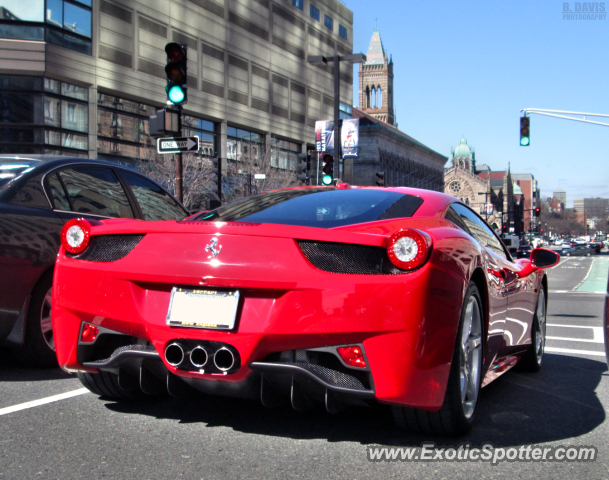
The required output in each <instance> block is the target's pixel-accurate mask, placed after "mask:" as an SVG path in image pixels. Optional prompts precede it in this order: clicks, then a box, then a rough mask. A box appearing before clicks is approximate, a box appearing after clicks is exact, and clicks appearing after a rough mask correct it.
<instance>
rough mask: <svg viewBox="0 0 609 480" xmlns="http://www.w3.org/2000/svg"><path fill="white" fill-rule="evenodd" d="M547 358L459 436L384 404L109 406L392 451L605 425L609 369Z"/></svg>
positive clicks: (485, 396) (489, 391)
mask: <svg viewBox="0 0 609 480" xmlns="http://www.w3.org/2000/svg"><path fill="white" fill-rule="evenodd" d="M544 360H545V364H544V366H543V368H542V370H541V371H540V372H538V373H535V374H524V373H519V372H508V373H506V374H505V375H503V376H502V377H501V378H499V379H498V380H496V381H495V382H493V383H491V384H490V385H489V386H487V387H486V388H484V389H483V390H482V393H481V396H480V399H479V402H480V403H479V406H478V412H477V418H476V424H475V426H474V429H473V430H472V432H470V434H468V435H467V436H465V437H462V438H459V439H450V438H449V439H447V438H444V437H433V436H429V435H420V434H411V433H408V432H404V431H401V430H398V429H397V427H395V426H394V423H393V419H392V416H391V410H390V408H389V407H387V406H383V405H379V406H377V407H374V408H351V409H348V410H345V411H343V412H341V413H339V414H336V415H330V414H328V413H326V412H325V410H321V409H316V410H310V411H307V412H304V413H299V412H295V411H293V410H292V409H291V408H287V407H286V408H279V409H274V410H269V409H266V408H264V407H263V406H262V405H261V404H260V403H257V402H252V401H246V400H239V399H232V398H225V397H213V396H205V395H203V394H196V395H194V396H192V397H189V398H187V399H182V400H175V399H165V400H155V401H152V402H146V403H115V402H108V403H107V404H106V407H107V408H108V409H110V410H112V411H115V412H121V413H124V414H133V415H148V416H152V417H157V418H159V419H169V420H175V421H177V422H180V423H203V424H205V425H206V426H207V427H208V428H213V427H228V428H232V429H233V430H235V431H239V432H243V433H245V434H255V435H268V436H277V437H287V438H293V439H297V440H310V439H326V440H327V441H329V442H358V443H361V444H364V445H370V444H375V445H386V446H420V445H421V444H422V443H423V442H428V441H433V442H435V443H436V444H437V445H439V446H455V447H456V446H459V445H463V444H470V445H472V446H482V445H485V444H488V443H490V444H492V445H494V446H496V447H499V446H515V445H523V444H539V443H545V442H554V441H559V440H566V439H572V438H574V437H578V436H581V435H584V434H586V433H588V432H590V431H592V430H594V429H595V428H596V427H598V426H599V425H601V424H602V423H603V421H604V420H605V410H604V408H603V406H602V404H601V403H600V401H599V400H598V398H597V396H596V394H595V390H596V388H597V386H598V385H599V383H600V381H601V378H602V377H603V376H607V375H606V374H605V372H606V371H607V366H606V364H605V363H604V362H600V361H595V360H588V359H583V358H577V357H568V356H562V355H549V354H548V355H547V356H546V357H545V359H544Z"/></svg>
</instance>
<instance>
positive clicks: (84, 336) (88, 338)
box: [80, 323, 99, 343]
mask: <svg viewBox="0 0 609 480" xmlns="http://www.w3.org/2000/svg"><path fill="white" fill-rule="evenodd" d="M98 333H99V328H97V327H96V326H95V325H91V324H90V323H85V324H84V325H83V326H82V331H81V332H80V341H81V342H82V343H93V342H94V341H95V339H96V338H97V334H98Z"/></svg>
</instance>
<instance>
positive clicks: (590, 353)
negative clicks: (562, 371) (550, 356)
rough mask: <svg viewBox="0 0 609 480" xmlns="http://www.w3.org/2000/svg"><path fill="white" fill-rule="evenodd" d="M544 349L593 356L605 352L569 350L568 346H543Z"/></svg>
mask: <svg viewBox="0 0 609 480" xmlns="http://www.w3.org/2000/svg"><path fill="white" fill-rule="evenodd" d="M544 350H545V351H546V352H550V353H575V354H577V355H591V356H593V357H604V356H605V352H589V351H587V350H571V349H570V348H556V347H545V348H544Z"/></svg>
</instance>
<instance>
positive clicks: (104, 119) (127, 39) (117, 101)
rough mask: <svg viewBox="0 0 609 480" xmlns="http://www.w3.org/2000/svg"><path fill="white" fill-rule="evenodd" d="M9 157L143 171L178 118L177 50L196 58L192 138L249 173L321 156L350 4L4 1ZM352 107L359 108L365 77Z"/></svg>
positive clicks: (0, 14) (345, 68) (187, 117)
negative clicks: (244, 158)
mask: <svg viewBox="0 0 609 480" xmlns="http://www.w3.org/2000/svg"><path fill="white" fill-rule="evenodd" d="M0 5H1V7H0V25H1V28H0V97H1V98H2V103H3V108H2V112H3V113H2V114H1V118H0V123H1V128H0V131H1V132H2V134H1V135H0V152H2V153H53V154H67V155H76V156H83V157H90V158H100V159H104V160H110V161H118V162H120V163H124V164H133V165H135V166H137V163H138V162H140V161H142V160H145V159H146V158H148V157H149V156H150V155H151V152H154V150H155V149H154V146H155V141H154V139H152V138H151V137H150V135H149V121H148V117H149V115H151V114H154V112H155V111H156V109H159V108H162V107H163V106H165V104H166V95H165V85H166V75H165V71H164V66H165V63H166V54H165V51H164V47H165V45H166V44H167V43H168V42H178V43H181V44H186V45H187V46H188V103H186V104H185V105H184V122H183V132H182V134H183V135H184V136H192V135H197V136H199V137H200V139H201V143H202V145H203V148H202V154H203V155H206V156H209V157H219V158H222V159H225V158H228V159H232V160H236V161H238V160H239V156H240V155H241V153H242V152H243V150H244V149H248V148H251V147H254V148H259V149H264V148H270V149H272V150H273V152H274V155H275V162H276V163H277V165H278V166H285V167H288V168H291V166H292V165H295V163H296V159H297V154H298V153H300V152H303V151H305V150H306V149H307V147H309V148H314V147H313V146H314V135H315V133H314V126H315V121H316V120H320V119H329V118H332V116H333V105H334V98H333V92H334V89H333V78H334V76H333V75H334V69H333V67H332V66H328V67H316V66H312V65H310V64H308V63H307V56H308V55H326V56H331V55H335V54H336V53H338V54H346V53H351V51H352V45H353V13H352V12H351V11H350V10H349V9H348V8H347V7H346V6H345V5H344V4H343V3H342V2H340V1H338V0H230V1H229V0H167V1H163V2H146V1H138V0H115V1H109V0H54V1H53V2H51V1H49V0H46V1H45V0H30V1H28V2H20V1H19V0H2V1H1V2H0ZM343 63H344V65H341V67H340V68H341V72H340V79H341V86H340V91H341V98H340V100H341V102H342V103H345V104H346V105H351V104H352V99H353V86H352V85H353V79H352V67H351V65H350V64H347V63H346V62H343Z"/></svg>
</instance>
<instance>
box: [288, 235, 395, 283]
mask: <svg viewBox="0 0 609 480" xmlns="http://www.w3.org/2000/svg"><path fill="white" fill-rule="evenodd" d="M298 245H299V246H300V249H301V250H302V252H303V253H304V254H305V256H306V257H307V259H308V260H309V262H311V263H312V264H313V265H314V266H315V267H317V268H319V269H320V270H324V271H325V272H332V273H348V274H356V275H395V274H400V273H405V272H404V271H402V270H399V269H397V268H395V267H394V266H393V265H392V264H391V262H390V261H389V258H387V252H386V250H385V249H384V248H382V247H373V246H370V245H355V244H351V243H333V242H315V241H310V240H298Z"/></svg>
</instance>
